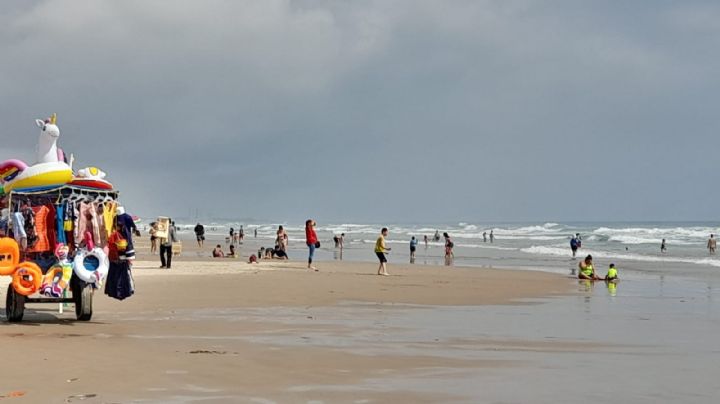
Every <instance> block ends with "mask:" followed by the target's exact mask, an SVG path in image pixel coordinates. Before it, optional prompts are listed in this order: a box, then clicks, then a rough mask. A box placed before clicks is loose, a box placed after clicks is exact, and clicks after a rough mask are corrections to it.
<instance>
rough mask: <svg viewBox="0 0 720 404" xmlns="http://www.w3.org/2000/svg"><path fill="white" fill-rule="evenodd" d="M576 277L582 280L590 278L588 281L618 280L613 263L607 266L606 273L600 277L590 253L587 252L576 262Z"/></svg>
mask: <svg viewBox="0 0 720 404" xmlns="http://www.w3.org/2000/svg"><path fill="white" fill-rule="evenodd" d="M578 269H579V270H578V279H583V280H590V281H600V280H605V281H608V282H611V281H616V280H618V279H619V278H618V270H617V268H615V264H610V266H609V267H608V271H607V274H606V275H605V277H604V278H603V277H600V276H599V275H598V274H597V272H596V271H595V266H594V265H593V258H592V255H590V254H588V255H587V257H585V259H584V260H582V261H580V262H579V263H578Z"/></svg>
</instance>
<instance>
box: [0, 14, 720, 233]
mask: <svg viewBox="0 0 720 404" xmlns="http://www.w3.org/2000/svg"><path fill="white" fill-rule="evenodd" d="M4 7H7V12H4V13H1V14H0V46H2V49H3V53H4V61H3V63H2V64H0V102H1V105H2V108H0V118H1V120H2V122H3V127H2V128H0V136H2V151H3V156H0V157H2V158H5V157H8V158H9V157H15V156H16V154H15V153H18V152H19V151H20V150H25V149H28V150H30V153H31V150H32V148H33V147H34V144H35V139H36V136H37V132H36V128H35V127H34V124H33V119H34V118H37V117H40V116H42V115H47V114H49V113H51V112H58V114H59V125H60V128H61V131H62V137H61V146H62V147H64V148H65V149H66V150H68V151H72V152H74V153H75V154H76V155H77V157H78V160H79V164H80V165H98V166H100V167H101V168H103V169H104V170H105V171H107V172H108V174H109V176H110V177H111V180H112V181H113V182H114V183H115V184H116V186H117V187H118V188H120V189H121V190H122V191H123V199H124V200H125V203H126V204H127V205H128V206H129V207H132V208H133V210H135V211H137V212H138V213H140V214H146V215H155V214H160V213H165V214H171V215H185V214H187V213H188V212H194V211H195V209H200V210H201V211H202V212H203V213H205V214H207V215H213V216H218V217H237V218H246V217H255V218H259V219H270V220H292V221H301V220H302V219H304V218H305V217H309V216H313V217H317V218H320V220H323V221H344V220H346V221H350V220H375V221H409V220H416V221H417V220H419V221H441V220H464V221H473V220H489V221H492V220H555V219H557V220H654V219H659V220H676V219H706V218H712V217H714V216H713V214H714V210H715V209H714V205H715V203H714V202H715V200H717V198H718V191H717V187H712V186H711V181H712V178H713V174H714V171H715V165H716V164H715V162H716V161H717V158H716V156H715V155H716V154H717V149H718V146H720V142H719V141H718V140H717V135H716V134H717V132H718V129H719V128H718V126H719V125H718V118H717V114H716V113H715V111H714V109H715V106H716V105H717V104H718V102H717V101H718V94H720V92H718V80H717V78H716V77H715V76H716V74H715V72H716V71H718V67H719V66H718V62H719V61H720V58H719V57H718V56H717V52H715V51H714V49H717V45H718V44H717V42H718V39H717V38H720V36H718V30H720V28H719V27H718V24H717V23H716V21H718V20H720V8H718V7H717V6H716V5H714V4H713V3H711V2H682V3H658V2H652V3H650V2H647V3H646V2H632V3H629V4H622V5H620V4H617V3H607V4H600V3H595V2H576V1H557V2H539V1H511V2H495V1H449V2H447V1H409V0H408V1H366V2H324V1H292V2H291V1H279V0H277V1H275V0H266V1H203V2H180V1H124V2H103V1H86V2H78V1H61V0H50V1H38V2H34V3H28V2H20V1H18V2H10V3H7V4H6V5H4ZM708 16H709V17H708ZM8 148H10V150H8ZM10 152H12V153H10ZM5 154H8V155H7V156H4V155H5ZM10 154H12V155H10Z"/></svg>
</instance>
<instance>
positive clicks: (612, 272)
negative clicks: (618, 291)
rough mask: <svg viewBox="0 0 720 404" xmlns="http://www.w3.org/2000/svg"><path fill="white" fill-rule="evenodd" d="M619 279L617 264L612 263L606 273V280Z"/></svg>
mask: <svg viewBox="0 0 720 404" xmlns="http://www.w3.org/2000/svg"><path fill="white" fill-rule="evenodd" d="M617 279H618V271H617V268H615V264H610V267H609V268H608V272H607V275H605V280H606V281H615V280H617Z"/></svg>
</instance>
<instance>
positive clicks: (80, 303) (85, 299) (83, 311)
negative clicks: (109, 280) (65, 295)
mask: <svg viewBox="0 0 720 404" xmlns="http://www.w3.org/2000/svg"><path fill="white" fill-rule="evenodd" d="M73 298H74V299H75V316H76V317H77V319H78V320H80V321H90V318H92V298H93V286H92V285H91V284H85V285H83V286H79V287H78V288H77V289H75V290H74V291H73Z"/></svg>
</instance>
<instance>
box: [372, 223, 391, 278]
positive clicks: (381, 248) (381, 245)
mask: <svg viewBox="0 0 720 404" xmlns="http://www.w3.org/2000/svg"><path fill="white" fill-rule="evenodd" d="M387 235H388V229H387V227H383V228H382V231H381V232H380V237H378V239H377V241H375V255H377V257H378V259H379V260H380V266H379V267H378V275H384V276H388V275H390V274H389V273H388V272H387V268H386V265H385V264H386V263H387V258H386V257H385V253H386V252H387V251H390V250H391V248H389V247H386V246H385V237H387Z"/></svg>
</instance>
